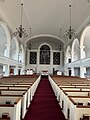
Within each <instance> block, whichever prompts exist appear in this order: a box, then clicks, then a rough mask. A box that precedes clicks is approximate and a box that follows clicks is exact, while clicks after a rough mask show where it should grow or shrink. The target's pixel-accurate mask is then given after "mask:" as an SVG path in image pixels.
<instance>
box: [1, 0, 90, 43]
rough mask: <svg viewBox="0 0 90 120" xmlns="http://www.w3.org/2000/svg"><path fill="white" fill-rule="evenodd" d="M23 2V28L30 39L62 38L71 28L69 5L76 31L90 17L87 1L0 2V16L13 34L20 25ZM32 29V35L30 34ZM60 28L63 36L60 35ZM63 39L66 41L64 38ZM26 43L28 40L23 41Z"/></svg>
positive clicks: (28, 0) (30, 0)
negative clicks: (44, 35)
mask: <svg viewBox="0 0 90 120" xmlns="http://www.w3.org/2000/svg"><path fill="white" fill-rule="evenodd" d="M21 2H22V3H23V4H24V15H23V26H24V27H25V29H26V31H27V32H28V34H29V36H28V37H30V36H31V35H32V36H37V35H41V34H47V35H53V36H56V37H62V36H63V35H64V34H65V31H66V30H67V29H68V27H69V4H70V3H72V27H73V28H75V29H76V30H78V29H79V27H80V26H81V25H82V24H83V22H84V21H85V20H86V18H87V17H88V16H89V15H90V3H88V2H87V0H21V1H20V0H5V1H4V2H1V1H0V15H1V17H2V18H3V19H4V20H5V21H6V22H7V23H8V25H9V26H10V28H11V30H12V31H13V32H15V31H16V28H17V27H19V25H20V8H21ZM30 28H31V32H32V33H31V34H30ZM60 28H61V29H62V30H61V35H60ZM62 39H64V38H63V37H62ZM21 41H22V42H25V41H26V39H23V40H21Z"/></svg>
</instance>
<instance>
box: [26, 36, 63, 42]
mask: <svg viewBox="0 0 90 120" xmlns="http://www.w3.org/2000/svg"><path fill="white" fill-rule="evenodd" d="M39 37H50V38H54V39H57V40H59V41H61V42H62V43H63V44H64V43H65V42H64V40H62V39H61V38H59V37H57V36H54V35H49V34H41V35H36V36H32V37H31V38H28V39H27V40H26V41H25V43H27V42H28V41H30V40H32V39H35V38H39Z"/></svg>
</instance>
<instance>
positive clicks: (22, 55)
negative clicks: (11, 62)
mask: <svg viewBox="0 0 90 120" xmlns="http://www.w3.org/2000/svg"><path fill="white" fill-rule="evenodd" d="M24 60H25V51H24V47H23V45H22V44H21V45H20V49H19V62H22V63H23V62H24Z"/></svg>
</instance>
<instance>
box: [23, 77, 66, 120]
mask: <svg viewBox="0 0 90 120" xmlns="http://www.w3.org/2000/svg"><path fill="white" fill-rule="evenodd" d="M24 120H65V117H64V115H63V113H62V111H61V108H60V106H59V104H58V101H57V100H56V97H55V95H54V92H53V90H52V88H51V85H50V83H49V80H48V78H42V79H41V81H40V83H39V86H38V88H37V91H36V93H35V95H34V98H33V100H32V102H31V105H30V106H29V108H28V111H27V113H26V115H25V118H24Z"/></svg>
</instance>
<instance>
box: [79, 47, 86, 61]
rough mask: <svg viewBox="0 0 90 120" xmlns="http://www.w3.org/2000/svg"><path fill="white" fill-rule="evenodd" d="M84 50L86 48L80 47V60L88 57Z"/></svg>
mask: <svg viewBox="0 0 90 120" xmlns="http://www.w3.org/2000/svg"><path fill="white" fill-rule="evenodd" d="M84 48H85V46H80V58H81V59H83V58H85V57H86V55H85V51H84Z"/></svg>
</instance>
